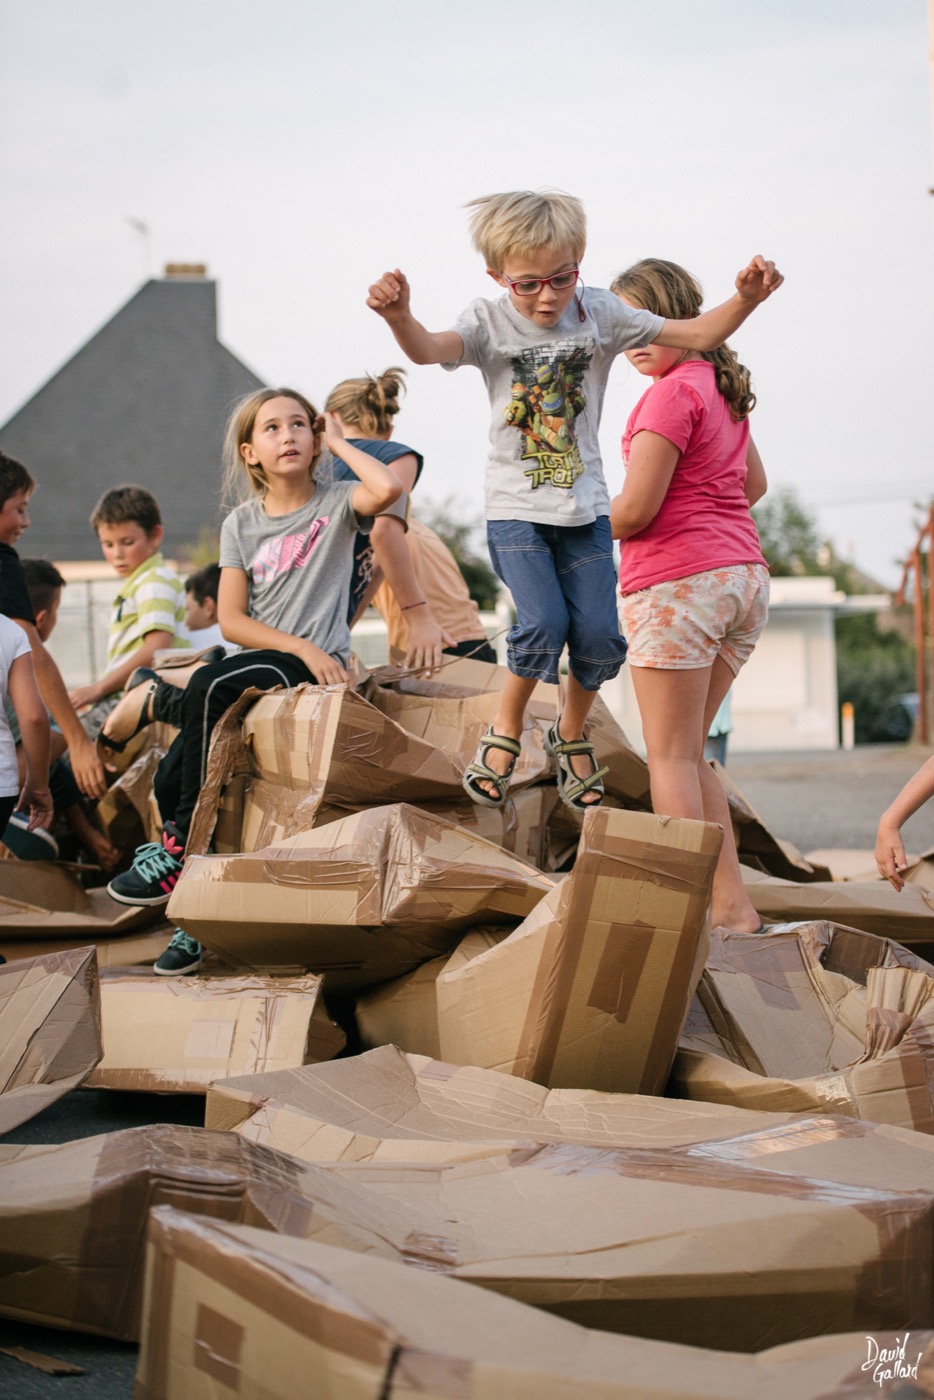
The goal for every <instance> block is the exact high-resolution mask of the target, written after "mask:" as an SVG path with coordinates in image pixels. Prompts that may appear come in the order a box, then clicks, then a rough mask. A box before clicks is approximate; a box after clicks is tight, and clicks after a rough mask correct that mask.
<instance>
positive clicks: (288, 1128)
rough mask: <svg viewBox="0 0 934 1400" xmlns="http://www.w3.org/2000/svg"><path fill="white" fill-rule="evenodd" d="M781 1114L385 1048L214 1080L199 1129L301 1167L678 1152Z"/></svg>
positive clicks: (772, 1121)
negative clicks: (561, 1145) (552, 1084)
mask: <svg viewBox="0 0 934 1400" xmlns="http://www.w3.org/2000/svg"><path fill="white" fill-rule="evenodd" d="M785 1122H787V1115H785V1114H780V1113H758V1114H757V1113H749V1112H746V1111H745V1110H743V1109H737V1108H727V1109H724V1108H721V1107H719V1106H718V1105H714V1104H698V1103H692V1104H687V1103H675V1102H671V1101H670V1100H668V1099H661V1098H652V1097H650V1096H649V1095H647V1094H601V1093H596V1092H593V1091H591V1090H586V1089H543V1088H542V1087H541V1085H539V1084H534V1083H533V1082H532V1081H531V1080H527V1079H516V1078H515V1076H514V1075H511V1074H498V1073H497V1072H496V1071H495V1070H487V1069H476V1068H475V1067H474V1066H472V1065H449V1064H444V1063H442V1062H441V1061H439V1060H436V1059H428V1058H427V1057H426V1056H424V1055H405V1054H403V1053H402V1052H401V1051H400V1050H398V1049H397V1048H396V1047H395V1046H394V1045H386V1046H382V1047H381V1048H380V1049H378V1050H371V1051H369V1052H367V1053H365V1054H362V1055H353V1056H349V1057H348V1058H347V1059H344V1060H335V1061H334V1062H333V1063H331V1064H327V1065H309V1066H307V1067H305V1068H303V1069H296V1070H283V1071H281V1072H280V1073H278V1074H254V1075H244V1076H241V1077H238V1078H234V1079H221V1080H215V1082H214V1083H213V1084H212V1085H211V1087H210V1089H209V1090H208V1097H207V1102H206V1104H205V1127H208V1128H223V1129H225V1130H227V1131H232V1132H237V1133H240V1134H242V1135H243V1136H244V1137H247V1138H249V1140H250V1141H251V1142H259V1143H262V1144H263V1146H265V1147H274V1148H276V1149H277V1150H278V1151H280V1152H290V1153H292V1154H293V1155H294V1156H296V1157H301V1158H302V1160H303V1161H306V1162H337V1161H341V1162H355V1161H363V1162H369V1161H373V1162H384V1161H386V1162H393V1161H395V1162H454V1161H468V1160H470V1159H471V1158H473V1157H480V1156H488V1155H490V1154H491V1152H492V1153H494V1154H495V1153H498V1152H502V1150H503V1148H504V1146H509V1147H511V1148H514V1149H517V1150H518V1149H521V1148H525V1147H527V1146H528V1144H529V1143H533V1142H576V1143H583V1144H586V1145H588V1146H591V1147H651V1148H659V1147H683V1146H685V1145H687V1144H689V1143H698V1142H715V1141H717V1140H719V1139H722V1138H728V1137H733V1136H736V1135H738V1134H743V1133H749V1132H753V1131H756V1132H758V1131H761V1130H763V1129H766V1128H775V1127H778V1126H780V1125H782V1124H783V1123H785Z"/></svg>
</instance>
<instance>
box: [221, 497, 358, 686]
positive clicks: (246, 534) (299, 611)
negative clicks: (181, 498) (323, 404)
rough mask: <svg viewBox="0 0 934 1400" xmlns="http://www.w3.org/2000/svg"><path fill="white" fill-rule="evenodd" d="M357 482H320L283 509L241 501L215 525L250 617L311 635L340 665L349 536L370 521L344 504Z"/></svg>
mask: <svg viewBox="0 0 934 1400" xmlns="http://www.w3.org/2000/svg"><path fill="white" fill-rule="evenodd" d="M359 484H360V483H359V482H358V481H335V482H333V483H331V484H329V485H324V484H319V485H318V486H317V487H316V490H315V494H314V495H313V496H312V498H311V500H310V501H309V502H308V504H307V505H304V506H301V507H300V508H299V509H298V510H293V511H290V512H289V513H288V515H275V516H269V515H267V514H266V512H265V510H264V509H263V503H262V501H260V500H259V499H258V498H257V499H256V500H251V501H246V502H244V504H243V505H240V506H237V507H236V509H235V510H232V511H231V512H230V514H229V515H228V516H227V518H226V520H225V521H224V523H223V525H222V526H221V545H220V566H221V568H222V569H242V570H243V571H244V573H245V574H246V576H247V589H248V603H247V607H248V610H249V614H250V616H251V617H254V618H255V619H256V620H257V622H265V623H266V624H267V626H269V627H276V628H278V630H279V631H280V632H288V633H289V634H290V636H293V637H303V638H304V639H305V640H306V641H309V642H313V643H314V644H315V646H318V647H320V648H321V650H322V651H326V652H327V653H328V655H329V656H333V657H334V658H335V659H336V660H338V661H339V662H340V663H341V665H342V666H346V665H347V661H348V659H349V657H350V629H349V627H348V626H347V600H348V597H349V593H350V578H351V573H352V571H353V545H354V540H355V539H356V537H357V533H358V531H361V530H362V531H367V530H369V528H370V526H371V525H372V523H373V522H372V517H371V516H362V517H361V516H358V515H357V514H356V512H355V511H354V508H353V506H352V505H351V497H352V495H353V493H354V490H355V489H356V487H357V486H358V485H359Z"/></svg>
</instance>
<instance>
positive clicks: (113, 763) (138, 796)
mask: <svg viewBox="0 0 934 1400" xmlns="http://www.w3.org/2000/svg"><path fill="white" fill-rule="evenodd" d="M177 733H178V730H176V729H173V728H172V726H171V725H168V724H150V725H148V726H147V727H146V728H145V729H141V730H140V732H139V734H138V735H137V736H136V738H135V739H134V740H132V741H131V748H129V749H126V750H124V752H123V753H122V754H115V753H114V752H113V750H112V749H108V748H106V747H104V746H103V745H101V744H100V743H98V751H99V752H100V754H101V757H102V759H103V762H104V764H105V766H106V767H107V768H108V769H110V770H116V771H117V772H119V775H120V776H119V777H118V778H117V779H116V780H115V781H114V782H113V783H111V785H110V787H109V788H108V789H107V791H106V792H105V793H104V796H103V797H102V798H101V799H100V801H99V802H98V804H97V806H96V807H95V809H94V815H93V820H94V822H95V824H96V825H97V826H98V827H99V828H100V829H101V831H102V832H103V833H104V835H105V836H106V837H107V839H108V841H110V842H111V843H112V844H113V845H114V846H116V847H117V849H118V850H121V851H132V850H135V849H136V847H137V846H140V845H142V843H143V842H144V841H156V840H158V839H159V838H160V836H161V831H162V822H161V820H160V818H159V813H158V809H157V808H156V804H155V800H154V798H153V795H152V781H153V778H154V776H155V772H156V769H157V768H158V767H159V764H160V763H161V762H162V760H163V758H164V757H165V755H166V753H167V752H168V749H169V746H170V745H171V743H172V740H173V739H174V737H175V735H176V734H177Z"/></svg>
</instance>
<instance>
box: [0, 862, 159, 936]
mask: <svg viewBox="0 0 934 1400" xmlns="http://www.w3.org/2000/svg"><path fill="white" fill-rule="evenodd" d="M161 918H162V911H161V909H134V908H131V907H130V906H129V905H128V904H118V903H117V901H116V900H114V899H111V898H110V895H109V894H108V893H107V891H106V889H104V888H103V887H102V888H100V889H95V890H86V889H84V887H83V886H82V885H81V883H80V881H79V879H78V876H77V874H76V872H75V870H74V869H73V868H72V867H70V866H67V865H63V864H61V863H60V862H58V861H50V860H3V861H0V939H14V940H15V939H26V938H29V939H37V940H41V939H46V938H48V939H61V938H63V937H64V936H65V935H68V934H70V935H73V936H74V937H77V938H80V939H82V940H83V942H82V946H83V947H84V946H86V945H87V944H89V943H93V942H94V941H95V939H96V938H98V937H100V936H102V935H110V936H112V935H115V934H123V933H130V932H134V933H135V932H136V931H137V930H138V929H143V928H147V927H148V926H149V925H150V924H152V923H155V922H157V921H158V920H159V919H161ZM36 951H37V952H41V951H42V949H41V947H37V949H36Z"/></svg>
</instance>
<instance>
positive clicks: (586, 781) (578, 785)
mask: <svg viewBox="0 0 934 1400" xmlns="http://www.w3.org/2000/svg"><path fill="white" fill-rule="evenodd" d="M609 771H610V770H609V768H608V767H607V766H606V765H604V767H603V768H598V769H597V770H596V772H594V773H588V774H587V777H586V778H578V777H576V776H575V778H574V781H573V782H566V783H564V784H563V787H564V795H565V797H566V798H567V799H568V800H569V801H570V802H573V801H574V800H575V799H576V798H578V797H583V795H584V793H585V792H591V791H592V790H597V791H599V792H601V793H602V792H603V779H604V778H605V777H606V775H607V773H609Z"/></svg>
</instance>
